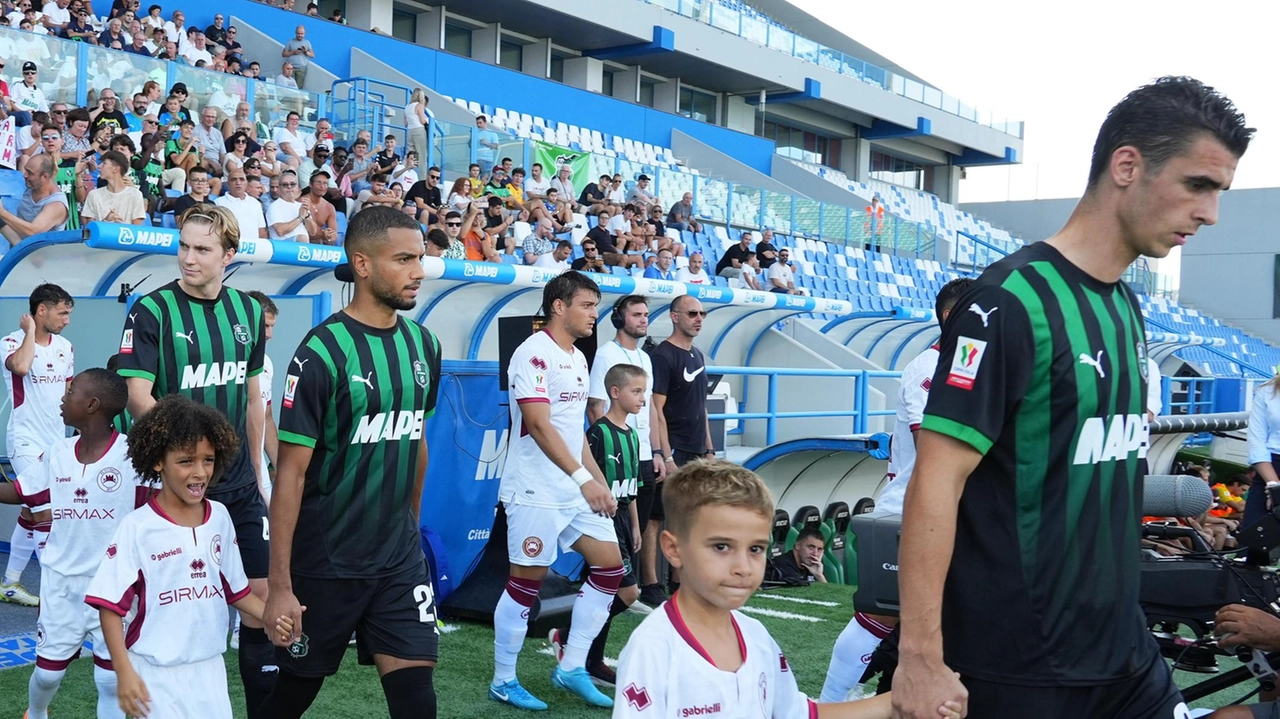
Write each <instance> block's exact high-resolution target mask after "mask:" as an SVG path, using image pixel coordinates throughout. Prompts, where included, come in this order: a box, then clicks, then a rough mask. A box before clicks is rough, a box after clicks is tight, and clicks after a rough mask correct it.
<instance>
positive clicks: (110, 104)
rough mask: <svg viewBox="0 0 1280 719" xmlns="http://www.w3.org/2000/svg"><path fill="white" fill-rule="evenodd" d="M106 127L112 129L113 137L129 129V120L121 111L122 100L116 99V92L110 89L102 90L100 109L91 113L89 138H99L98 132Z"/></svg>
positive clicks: (99, 99) (99, 97) (99, 101)
mask: <svg viewBox="0 0 1280 719" xmlns="http://www.w3.org/2000/svg"><path fill="white" fill-rule="evenodd" d="M104 127H107V128H110V134H112V135H115V134H117V133H122V132H125V131H126V130H127V129H128V127H129V120H128V118H126V117H125V116H124V113H123V112H121V111H120V100H119V98H117V97H116V92H115V90H112V89H111V88H109V87H104V88H103V89H102V94H101V95H99V96H98V109H97V110H94V111H93V112H92V113H90V119H89V137H97V136H98V130H100V129H102V128H104Z"/></svg>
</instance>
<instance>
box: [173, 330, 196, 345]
mask: <svg viewBox="0 0 1280 719" xmlns="http://www.w3.org/2000/svg"><path fill="white" fill-rule="evenodd" d="M193 334H195V330H189V331H187V332H185V333H183V332H179V331H177V330H174V331H173V336H174V337H181V338H182V339H184V340H186V341H187V344H195V343H196V341H195V340H193V339H191V335H193Z"/></svg>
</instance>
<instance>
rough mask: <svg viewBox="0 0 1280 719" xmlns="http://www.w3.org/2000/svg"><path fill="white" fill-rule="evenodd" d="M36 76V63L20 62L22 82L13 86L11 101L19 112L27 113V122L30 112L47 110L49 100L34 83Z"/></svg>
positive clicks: (28, 121)
mask: <svg viewBox="0 0 1280 719" xmlns="http://www.w3.org/2000/svg"><path fill="white" fill-rule="evenodd" d="M36 77H37V75H36V64H35V63H34V62H31V61H30V60H28V61H26V62H24V63H22V82H20V83H18V84H17V85H14V86H13V102H14V104H16V105H17V106H18V110H19V111H20V112H25V113H27V123H28V124H29V123H30V122H31V119H30V118H31V113H33V112H48V111H49V101H48V100H46V99H45V96H44V91H43V90H41V89H40V86H39V85H37V84H36Z"/></svg>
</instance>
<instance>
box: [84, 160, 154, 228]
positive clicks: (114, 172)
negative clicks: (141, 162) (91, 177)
mask: <svg viewBox="0 0 1280 719" xmlns="http://www.w3.org/2000/svg"><path fill="white" fill-rule="evenodd" d="M130 169H131V168H130V167H129V158H127V157H125V156H124V155H122V154H121V153H119V152H116V151H115V150H111V151H109V152H107V153H105V154H103V156H102V159H101V160H100V161H99V164H98V178H99V179H101V180H103V181H104V182H106V183H107V185H106V187H99V188H96V189H93V190H90V191H89V194H88V195H87V196H86V197H85V199H84V206H83V207H82V208H80V221H81V222H82V223H84V222H92V221H93V220H102V221H104V222H117V223H120V224H126V225H141V224H142V223H143V221H144V220H145V219H146V218H147V207H146V201H145V200H143V199H142V192H140V191H139V190H138V188H136V187H134V186H133V185H131V184H129V183H127V182H126V178H128V177H129V172H130Z"/></svg>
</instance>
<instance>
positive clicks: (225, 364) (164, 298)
mask: <svg viewBox="0 0 1280 719" xmlns="http://www.w3.org/2000/svg"><path fill="white" fill-rule="evenodd" d="M263 336H264V330H263V320H262V307H261V306H260V305H259V304H258V301H257V300H255V299H253V298H252V297H250V296H249V295H247V294H245V293H243V292H241V291H239V290H237V289H234V288H231V287H226V286H224V287H223V288H222V291H221V292H220V293H219V294H218V296H217V298H215V299H211V300H206V299H201V298H199V297H192V296H191V295H188V294H187V293H186V292H183V291H182V288H181V287H180V286H179V285H178V282H177V281H176V280H175V281H173V282H170V283H169V284H167V285H165V286H164V287H161V288H160V289H158V290H156V291H154V292H152V293H150V294H148V295H145V296H143V297H142V298H141V299H139V300H138V301H137V302H134V303H133V306H132V307H130V308H129V314H128V317H126V318H125V323H124V334H123V336H122V337H121V338H120V359H119V362H120V365H119V368H118V369H117V372H119V373H120V375H122V376H124V377H141V378H144V379H148V380H151V381H152V382H153V383H154V386H153V387H152V392H151V393H152V395H154V396H155V397H156V398H157V399H159V398H160V397H164V396H166V395H170V394H182V395H185V396H187V397H190V398H191V399H192V400H194V401H196V402H199V403H200V404H203V405H207V406H209V407H213V408H214V409H216V410H218V411H219V412H221V413H222V414H224V415H226V417H227V420H228V421H230V422H231V425H232V426H233V427H235V430H236V435H237V436H238V437H239V438H240V449H239V452H238V454H237V456H236V460H235V462H233V463H232V464H231V466H229V467H228V468H227V471H226V474H224V475H223V477H222V479H221V480H220V481H219V482H218V484H217V486H215V487H214V489H213V493H215V494H221V493H225V492H229V491H233V490H238V489H243V488H244V487H245V486H248V485H256V484H257V481H258V479H257V476H256V475H255V473H254V471H253V463H252V462H251V461H250V447H249V442H248V438H247V436H246V419H247V417H248V409H249V402H250V400H252V401H255V402H256V401H258V398H257V397H256V396H255V397H250V396H249V386H248V383H249V378H250V377H256V376H258V375H259V374H261V372H262V363H263V356H264V354H265V352H266V343H265V342H264V341H263V339H262V338H263Z"/></svg>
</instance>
